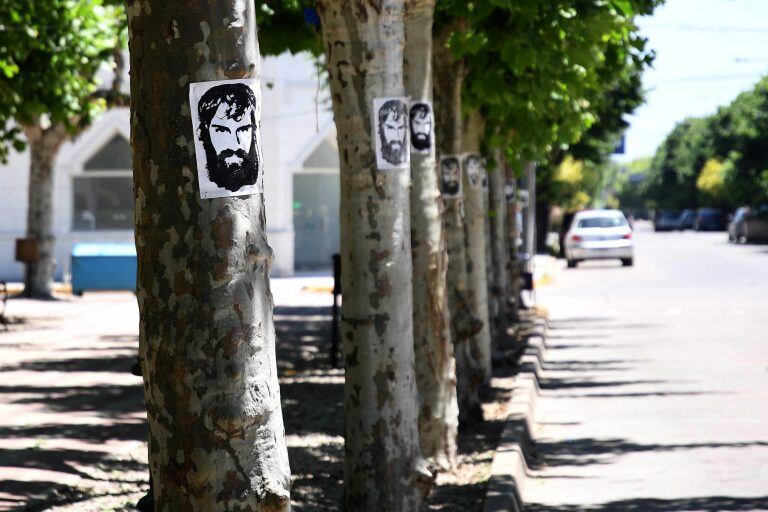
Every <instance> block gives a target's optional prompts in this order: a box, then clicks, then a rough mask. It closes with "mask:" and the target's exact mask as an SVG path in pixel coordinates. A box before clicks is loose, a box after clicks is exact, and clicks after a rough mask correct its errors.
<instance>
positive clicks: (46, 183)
mask: <svg viewBox="0 0 768 512" xmlns="http://www.w3.org/2000/svg"><path fill="white" fill-rule="evenodd" d="M24 133H25V134H26V136H27V142H28V143H29V152H30V166H29V191H28V198H29V199H28V204H27V238H28V239H32V240H34V241H35V242H36V243H37V260H36V261H32V262H29V263H27V264H26V271H25V275H24V293H23V295H24V296H25V297H29V298H35V299H51V298H53V276H54V272H55V269H56V262H55V259H54V248H55V238H54V235H53V164H54V160H55V159H56V153H57V152H58V151H59V148H60V147H61V145H62V144H63V143H64V141H65V140H66V138H67V132H66V130H65V128H64V126H63V125H60V124H54V125H52V126H50V127H49V128H46V129H43V128H42V127H40V126H39V125H38V126H25V127H24Z"/></svg>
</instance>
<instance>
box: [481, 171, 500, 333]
mask: <svg viewBox="0 0 768 512" xmlns="http://www.w3.org/2000/svg"><path fill="white" fill-rule="evenodd" d="M482 172H483V224H484V226H483V227H484V231H485V284H486V297H488V301H487V302H488V322H489V324H488V328H489V330H490V336H491V345H492V346H493V345H494V344H495V343H496V342H497V340H498V332H497V331H496V324H497V322H498V320H497V316H498V314H499V307H498V305H497V304H496V299H495V295H494V293H493V277H494V269H493V265H494V262H493V251H492V248H491V198H490V191H489V190H488V169H487V162H486V161H485V160H483V170H482Z"/></svg>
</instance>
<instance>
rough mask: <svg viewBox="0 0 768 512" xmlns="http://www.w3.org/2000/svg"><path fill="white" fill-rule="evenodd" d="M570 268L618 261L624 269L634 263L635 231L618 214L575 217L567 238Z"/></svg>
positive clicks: (606, 212)
mask: <svg viewBox="0 0 768 512" xmlns="http://www.w3.org/2000/svg"><path fill="white" fill-rule="evenodd" d="M565 258H566V260H567V261H568V267H569V268H573V267H575V266H576V265H577V264H578V263H579V262H580V261H584V260H597V259H600V260H604V259H618V260H621V264H622V265H624V266H625V267H629V266H631V265H632V263H633V261H634V244H633V242H632V228H631V227H630V226H629V222H627V219H626V217H624V214H623V213H621V212H620V211H619V210H584V211H581V212H578V213H577V214H576V215H575V216H574V217H573V222H572V223H571V227H570V228H569V229H568V232H567V233H566V234H565Z"/></svg>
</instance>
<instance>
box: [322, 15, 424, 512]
mask: <svg viewBox="0 0 768 512" xmlns="http://www.w3.org/2000/svg"><path fill="white" fill-rule="evenodd" d="M404 11H405V4H404V1H403V0H399V1H398V0H385V1H384V2H369V1H363V2H359V1H353V0H342V1H330V0H322V1H320V2H318V12H319V14H320V18H321V21H322V26H323V42H324V45H325V51H326V62H327V66H328V71H329V76H330V86H331V96H332V98H333V110H334V117H335V120H336V128H337V134H338V141H339V153H340V157H341V158H340V164H341V169H340V174H341V232H342V233H343V236H342V238H341V240H342V242H341V268H342V289H343V290H344V301H343V303H342V308H341V317H342V318H341V320H342V339H343V344H344V350H343V352H344V358H345V370H346V373H345V385H344V403H345V414H346V436H345V466H344V504H343V507H344V510H349V511H353V510H381V511H392V512H396V511H397V512H409V511H416V510H418V508H419V505H420V503H421V501H422V499H423V497H424V495H425V494H426V492H427V491H428V489H429V486H430V484H431V481H432V475H431V473H430V472H429V471H428V470H427V466H426V462H425V461H424V459H423V458H422V457H421V454H420V446H419V434H418V413H419V408H418V404H417V395H416V382H415V372H414V338H413V305H412V298H413V292H412V290H413V288H412V281H411V279H412V260H411V227H410V224H411V219H410V190H409V188H410V170H409V169H399V170H389V171H379V170H377V168H376V156H375V153H374V144H373V139H372V127H373V119H372V115H375V114H373V113H372V110H373V109H372V106H373V100H374V98H382V97H402V96H405V87H404V81H403V48H404V46H405V34H404V14H405V13H404Z"/></svg>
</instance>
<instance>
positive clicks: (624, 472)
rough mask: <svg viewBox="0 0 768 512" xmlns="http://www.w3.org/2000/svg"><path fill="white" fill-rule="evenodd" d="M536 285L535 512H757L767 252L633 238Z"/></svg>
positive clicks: (767, 322) (696, 237) (766, 391)
mask: <svg viewBox="0 0 768 512" xmlns="http://www.w3.org/2000/svg"><path fill="white" fill-rule="evenodd" d="M635 239H636V256H635V266H634V267H633V268H622V267H621V266H620V264H619V263H618V262H592V263H583V264H581V265H579V267H578V268H576V269H562V270H561V271H559V273H558V275H557V277H556V279H555V281H554V283H553V284H551V285H549V286H545V287H542V288H541V289H540V291H539V296H538V299H539V302H540V304H541V305H543V306H544V307H546V308H547V309H548V310H549V312H550V318H551V330H550V335H551V336H550V337H549V339H548V345H549V351H548V353H547V356H546V361H545V363H544V369H545V371H544V372H543V377H544V378H543V380H542V383H541V386H542V390H541V394H540V398H539V399H538V401H537V406H536V408H537V409H536V419H537V421H538V427H537V429H536V432H534V436H535V438H536V439H537V444H536V450H537V452H538V455H539V457H540V459H541V460H540V465H539V466H538V467H535V468H533V469H532V471H531V475H530V476H531V478H528V479H527V481H526V485H525V488H524V501H525V502H526V503H528V504H532V505H531V507H530V510H534V511H542V512H543V511H548V512H554V511H558V512H560V511H581V510H598V511H619V512H621V511H627V512H629V511H633V512H654V511H659V512H662V511H664V512H669V511H678V510H685V511H698V510H702V511H728V510H739V511H744V510H768V246H757V245H752V246H735V245H730V244H728V243H727V242H726V235H725V234H724V233H693V232H684V233H679V232H675V233H653V232H652V231H650V230H649V229H642V228H641V229H638V230H637V232H636V237H635Z"/></svg>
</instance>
